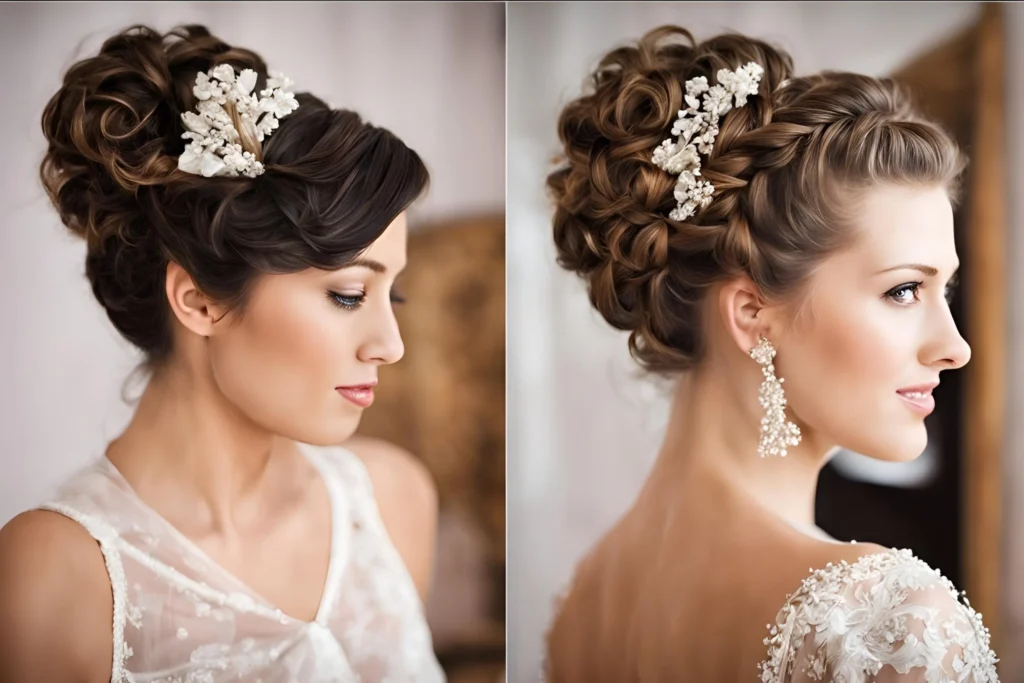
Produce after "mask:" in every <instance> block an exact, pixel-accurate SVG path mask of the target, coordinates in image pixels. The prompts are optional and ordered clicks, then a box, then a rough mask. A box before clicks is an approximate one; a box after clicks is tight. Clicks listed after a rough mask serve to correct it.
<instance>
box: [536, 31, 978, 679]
mask: <svg viewBox="0 0 1024 683" xmlns="http://www.w3.org/2000/svg"><path fill="white" fill-rule="evenodd" d="M558 131H559V134H560V139H561V142H562V145H563V152H564V155H563V157H562V159H561V161H560V162H559V165H558V166H557V168H555V169H554V170H553V172H552V173H551V174H550V176H549V177H548V179H547V187H548V190H549V192H550V195H551V196H552V198H553V200H554V203H555V212H554V239H555V244H556V246H557V250H558V259H559V263H560V265H561V266H563V267H564V268H566V269H568V270H570V271H573V272H575V273H577V274H578V275H579V276H580V277H582V279H583V280H584V282H585V283H586V285H587V287H588V291H589V294H590V300H591V302H592V304H593V306H594V308H596V309H597V311H598V312H600V314H601V315H602V316H603V317H604V318H605V320H607V321H608V323H609V324H611V325H612V326H614V327H615V328H617V329H620V330H626V331H628V332H629V346H630V349H631V351H632V354H633V356H634V357H635V358H636V360H637V361H638V362H639V363H640V365H641V366H643V367H644V368H646V369H648V370H650V371H652V372H654V373H658V374H660V375H664V376H668V377H671V378H674V379H675V381H676V383H675V390H674V396H673V400H672V406H671V408H670V417H669V424H668V428H667V431H666V434H665V437H664V441H663V444H662V447H661V450H660V453H659V455H658V458H657V461H656V463H655V465H654V467H653V470H652V471H651V473H650V476H649V478H648V479H647V482H646V484H645V485H644V487H643V490H642V491H641V493H640V494H639V496H638V497H637V499H636V501H635V503H634V504H633V505H632V507H631V508H630V509H629V510H628V512H627V513H626V514H625V515H624V516H623V517H622V518H621V519H620V520H619V521H618V523H617V524H616V525H615V526H614V527H613V528H612V529H611V530H610V531H609V532H608V533H607V534H606V535H605V536H604V537H603V538H602V539H601V540H600V541H599V542H598V543H597V545H596V546H595V547H594V548H593V549H592V550H591V551H590V552H589V553H588V554H587V556H586V557H585V558H584V559H583V560H582V561H581V562H580V563H579V565H578V567H577V570H576V574H575V577H574V580H573V582H572V585H571V586H570V588H569V590H568V591H567V593H566V594H565V595H564V596H563V598H562V599H561V600H560V607H559V610H558V613H557V615H556V618H555V621H554V623H553V624H552V627H551V629H550V632H549V636H548V656H547V663H546V667H545V668H546V678H547V680H548V681H550V682H551V683H566V682H573V681H588V683H599V682H604V681H607V682H609V683H612V682H619V681H637V682H643V683H654V682H655V681H658V682H668V681H700V682H705V681H706V682H712V681H713V682H715V683H726V682H731V681H736V682H740V681H753V680H761V681H763V682H764V683H790V682H797V681H799V682H803V681H843V682H844V683H853V682H858V683H859V682H862V681H880V682H881V681H885V682H893V683H897V682H898V683H909V682H910V681H921V682H925V681H927V682H928V683H937V682H939V681H956V682H958V683H966V682H968V681H970V682H973V683H982V682H983V681H984V682H989V681H995V680H996V678H997V675H996V669H995V657H994V655H993V653H992V652H991V650H990V647H989V636H988V632H987V631H986V629H985V627H984V625H983V624H982V621H981V617H980V615H978V614H977V613H976V612H974V611H973V610H972V609H971V608H970V607H969V605H967V604H965V603H964V602H961V601H960V600H959V599H958V598H959V596H958V594H957V592H956V591H955V589H954V588H953V586H952V584H951V583H950V582H949V581H948V580H946V579H945V578H944V577H942V576H941V575H940V574H939V573H938V572H936V571H935V570H933V569H932V568H930V567H929V566H928V565H926V564H925V563H924V562H922V561H921V560H919V559H918V558H916V557H915V556H914V555H913V554H912V553H911V552H910V551H909V550H902V549H890V548H885V547H881V546H878V545H875V544H872V543H863V542H862V543H842V542H838V541H836V540H835V539H832V538H830V537H829V536H828V535H827V534H825V533H824V532H823V531H822V530H821V529H819V528H818V527H817V526H816V525H815V523H814V517H813V511H814V494H815V486H816V482H817V477H818V473H819V471H820V469H821V468H822V466H823V465H824V463H825V462H826V460H827V457H828V455H829V453H830V452H832V451H833V450H834V449H835V447H839V446H841V447H845V448H849V449H851V450H854V451H856V452H859V453H863V454H865V455H867V456H870V457H872V458H877V459H880V460H885V461H890V462H901V461H907V460H910V459H913V458H916V457H917V456H918V455H920V454H921V452H922V451H923V450H924V448H925V442H926V431H925V425H924V418H925V416H926V415H928V414H929V413H930V412H931V411H932V410H933V408H934V402H933V398H932V395H931V392H932V390H933V389H934V387H935V386H936V385H937V384H938V382H939V379H940V375H941V373H942V372H943V371H944V370H952V369H956V368H959V367H961V366H963V365H964V364H965V363H967V362H968V359H969V358H970V348H969V347H968V345H967V344H966V342H965V341H964V339H963V338H962V337H961V336H960V334H959V333H958V331H957V329H956V326H955V324H954V322H953V318H952V316H951V314H950V310H949V306H948V302H947V297H948V295H949V292H950V288H951V285H952V282H953V280H954V278H955V273H956V271H957V268H958V266H959V260H958V256H957V252H956V249H955V245H954V239H953V205H954V203H955V201H956V196H957V184H958V179H959V177H960V175H961V171H962V169H963V168H964V163H965V162H964V159H963V157H962V156H961V154H960V152H959V151H958V150H957V147H956V146H955V144H954V143H953V141H952V140H951V138H950V137H949V135H948V134H947V133H946V132H944V131H943V130H942V129H941V128H940V127H939V126H937V125H936V124H935V123H933V122H931V121H929V120H928V119H926V118H925V117H923V116H922V115H921V114H920V113H919V112H918V111H917V110H916V109H915V108H914V106H913V105H912V104H911V103H910V102H909V100H908V98H907V96H906V95H905V94H904V92H902V91H901V89H900V88H899V87H897V85H896V84H895V83H893V82H892V81H890V80H887V79H877V78H870V77H867V76H863V75H858V74H853V73H835V72H826V73H819V74H815V75H811V76H804V77H799V76H797V75H795V74H794V72H793V65H792V62H791V59H790V57H789V56H788V55H787V54H785V53H784V52H781V51H779V50H778V49H775V48H774V47H772V46H771V45H769V44H767V43H765V42H762V41H760V40H756V39H753V38H750V37H746V36H742V35H735V34H727V35H720V36H717V37H713V38H711V39H709V40H706V41H705V42H700V43H698V42H696V41H695V40H694V39H693V38H692V36H691V35H690V33H689V32H687V31H686V30H684V29H681V28H677V27H662V28H659V29H656V30H653V31H651V32H650V33H648V34H647V35H645V36H643V38H641V39H640V40H639V41H638V42H636V43H634V44H630V45H626V46H623V47H620V48H618V49H615V50H613V51H611V52H609V53H608V54H607V55H606V56H605V57H604V58H603V59H602V60H601V62H600V64H599V65H598V67H597V69H596V71H595V72H594V73H593V74H592V76H591V78H590V79H589V81H588V84H587V88H586V90H585V92H584V93H583V94H582V95H581V96H580V97H578V98H577V99H575V100H573V101H571V102H569V103H568V104H567V105H566V106H565V107H564V109H563V110H562V112H561V116H560V119H559V122H558Z"/></svg>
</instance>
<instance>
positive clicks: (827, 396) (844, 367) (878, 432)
mask: <svg viewBox="0 0 1024 683" xmlns="http://www.w3.org/2000/svg"><path fill="white" fill-rule="evenodd" d="M909 315H910V314H909V313H908V312H907V311H901V310H896V309H891V308H887V307H886V306H885V305H884V304H882V303H878V302H874V301H871V302H867V301H865V302H863V303H860V304H859V305H846V306H842V307H840V306H836V307H834V308H830V309H828V311H823V312H821V313H819V314H818V315H816V316H814V318H813V319H812V320H809V321H807V324H806V325H804V326H802V327H801V329H800V330H799V331H798V332H796V333H795V334H793V335H791V338H790V340H789V342H788V343H787V345H786V348H785V349H780V351H779V356H778V359H777V363H776V367H777V368H778V372H779V374H780V376H782V377H784V378H785V379H786V382H785V384H784V387H785V389H786V395H787V400H788V402H789V405H790V407H791V409H792V411H793V414H794V415H796V417H797V419H798V420H799V421H800V422H801V423H803V425H804V427H805V428H806V429H808V430H809V431H812V432H817V433H820V434H822V435H823V437H824V438H825V439H826V440H828V441H831V442H834V443H837V444H839V445H841V446H843V447H845V448H849V449H851V450H854V451H857V452H860V453H864V454H865V455H872V456H875V457H879V458H883V459H887V460H890V459H901V460H902V459H906V458H907V457H914V456H916V455H919V454H920V449H923V444H920V445H919V444H918V443H917V442H918V441H919V440H920V434H919V433H918V432H920V431H921V428H923V425H922V424H919V423H918V422H915V421H913V420H912V418H913V415H912V414H911V413H909V412H908V411H906V410H904V409H903V406H902V405H901V404H899V400H900V399H899V397H898V396H897V395H896V393H895V391H896V389H898V388H899V382H900V381H901V378H902V377H905V376H906V369H907V368H908V367H911V366H912V364H913V363H914V361H915V350H914V347H913V340H914V334H913V330H912V329H909V327H910V326H909V324H908V323H909ZM919 446H920V448H919ZM915 449H917V450H915ZM908 453H909V455H907V454H908Z"/></svg>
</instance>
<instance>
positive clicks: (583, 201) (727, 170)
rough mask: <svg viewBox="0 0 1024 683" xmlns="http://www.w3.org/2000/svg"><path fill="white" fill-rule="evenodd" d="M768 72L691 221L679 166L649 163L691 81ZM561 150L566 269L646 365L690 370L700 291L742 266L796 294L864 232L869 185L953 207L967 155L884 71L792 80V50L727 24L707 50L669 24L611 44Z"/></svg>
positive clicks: (573, 110)
mask: <svg viewBox="0 0 1024 683" xmlns="http://www.w3.org/2000/svg"><path fill="white" fill-rule="evenodd" d="M751 61H753V62H756V63H757V64H759V65H761V67H762V68H763V69H764V73H763V75H762V77H761V82H760V86H759V91H758V93H757V95H754V96H751V97H749V98H748V99H747V103H746V105H745V106H743V107H738V108H735V109H733V110H732V111H730V112H729V113H728V114H726V115H725V116H724V117H723V118H722V120H721V122H720V124H719V125H720V132H719V134H718V136H717V138H716V139H715V142H714V149H713V151H712V153H711V156H710V158H709V159H707V160H706V161H703V162H702V164H701V175H702V177H703V178H704V179H705V180H708V181H710V182H711V183H712V184H713V185H714V188H715V193H714V198H713V200H712V202H711V203H710V204H709V205H708V206H707V207H706V208H704V209H701V210H698V212H697V213H696V215H694V216H691V217H690V218H689V219H688V220H686V221H683V222H680V221H675V220H672V219H670V218H669V217H668V214H669V212H670V211H671V210H672V209H673V208H675V206H676V200H675V198H674V196H673V189H674V187H675V183H676V176H674V175H671V174H669V173H666V172H665V171H663V170H662V169H660V168H659V167H657V166H656V165H655V164H654V163H653V162H652V161H651V155H652V153H653V151H654V149H655V148H656V147H657V146H658V145H659V144H660V143H661V142H662V140H664V139H666V138H668V137H670V136H671V129H672V125H673V123H674V122H675V120H676V117H677V114H678V112H679V110H681V109H683V108H685V106H686V105H685V103H684V102H683V96H684V94H685V83H686V81H687V80H689V79H691V78H694V77H697V76H704V77H706V78H707V79H708V83H709V84H712V85H713V84H714V83H716V82H717V80H716V75H717V73H718V71H719V70H720V69H723V68H726V69H732V70H735V69H737V68H739V67H741V66H743V65H744V64H746V63H747V62H751ZM558 131H559V135H560V138H561V142H562V145H563V149H564V157H563V159H562V161H561V162H560V164H559V166H558V167H557V168H556V169H555V170H554V171H553V172H552V173H551V174H550V175H549V176H548V178H547V186H548V190H549V193H550V195H551V196H552V197H553V199H554V200H555V204H556V208H555V215H554V239H555V244H556V247H557V250H558V261H559V264H560V265H561V266H562V267H564V268H566V269H568V270H571V271H575V272H576V273H578V274H579V275H581V276H582V277H583V278H584V279H585V281H586V283H587V285H588V289H589V293H590V300H591V302H592V304H593V305H594V307H595V308H596V309H597V310H598V311H600V313H601V314H602V315H603V316H604V318H605V319H606V320H607V321H608V322H609V323H610V324H611V325H613V326H614V327H616V328H618V329H622V330H628V331H629V332H630V337H629V346H630V351H631V353H632V354H633V356H634V357H635V358H636V359H637V361H638V362H639V363H640V364H641V365H642V366H644V367H645V368H647V369H649V370H652V371H655V372H661V373H666V374H671V373H674V372H678V371H684V370H687V369H689V368H691V367H693V365H694V364H696V363H697V362H699V360H700V358H701V355H702V337H703V330H702V320H701V315H700V310H701V305H702V300H703V299H704V295H705V294H706V292H707V291H708V290H709V288H710V287H711V286H712V285H714V284H715V283H718V282H721V281H723V280H727V279H730V278H734V277H737V276H741V275H746V276H748V277H749V278H751V280H752V281H753V282H754V283H755V284H756V285H757V286H758V288H759V289H760V290H761V293H762V295H763V296H764V297H765V298H766V299H768V300H776V299H778V298H779V297H782V296H783V295H785V294H788V293H791V292H793V291H794V290H795V289H796V288H797V287H798V286H799V285H800V284H801V283H802V282H804V281H805V279H806V278H807V276H808V275H809V274H810V272H811V270H812V269H813V268H814V266H815V265H816V264H818V263H819V262H820V261H821V260H822V259H823V258H824V257H826V256H827V255H828V254H830V253H833V252H834V251H835V250H837V249H840V248H842V247H843V246H845V245H848V244H849V242H850V241H851V240H852V239H853V237H854V231H853V230H852V229H851V226H850V223H851V220H850V219H851V217H852V214H853V212H854V211H855V202H856V199H857V197H858V193H859V192H862V191H863V190H865V189H866V188H868V187H871V186H873V185H877V184H880V183H896V184H901V185H907V184H913V185H920V186H943V187H946V188H947V191H948V192H949V194H950V198H951V200H954V201H955V195H956V189H957V188H956V183H957V179H958V177H959V175H960V173H961V171H962V169H963V167H964V163H965V162H964V159H963V157H962V156H961V154H960V152H959V151H958V149H957V147H956V145H955V143H954V142H953V140H952V139H951V138H950V136H949V135H948V134H947V133H946V132H945V131H943V130H942V129H941V128H940V127H939V126H938V125H936V124H935V123H933V122H930V121H928V120H926V119H925V118H923V117H922V116H921V115H920V114H919V113H918V112H917V111H915V109H914V108H913V106H912V104H911V103H910V100H909V98H908V97H907V95H906V94H905V93H904V92H903V91H902V90H901V89H900V88H899V87H898V86H897V84H896V83H894V82H893V81H891V80H889V79H878V78H871V77H868V76H862V75H858V74H852V73H836V72H824V73H821V74H817V75H813V76H808V77H803V78H797V77H794V76H793V64H792V60H791V58H790V57H789V55H788V54H786V53H784V52H781V51H779V50H777V49H775V48H773V47H772V46H771V45H768V44H767V43H764V42H762V41H760V40H756V39H752V38H749V37H746V36H742V35H736V34H726V35H720V36H717V37H714V38H711V39H709V40H707V41H705V42H703V43H700V44H697V43H696V42H695V41H694V39H693V37H692V35H691V34H690V33H689V32H688V31H686V30H685V29H682V28H678V27H674V26H665V27H661V28H658V29H655V30H653V31H650V32H649V33H647V34H646V35H645V36H643V38H641V39H640V40H639V41H638V42H637V43H635V44H632V45H628V46H625V47H620V48H618V49H615V50H613V51H611V52H609V53H608V54H607V55H606V56H605V57H604V58H603V59H602V60H601V62H600V64H599V65H598V67H597V69H596V71H595V72H594V73H593V74H592V76H591V77H590V79H589V81H588V84H587V91H586V92H585V93H584V94H583V95H582V96H581V97H579V98H578V99H575V100H573V101H571V102H569V103H568V104H567V105H566V106H565V108H564V109H563V110H562V113H561V116H560V118H559V122H558Z"/></svg>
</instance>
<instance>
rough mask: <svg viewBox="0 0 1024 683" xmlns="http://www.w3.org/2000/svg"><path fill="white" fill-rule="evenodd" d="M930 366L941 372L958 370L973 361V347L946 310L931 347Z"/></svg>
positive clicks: (929, 350) (929, 354) (929, 352)
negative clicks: (936, 367)
mask: <svg viewBox="0 0 1024 683" xmlns="http://www.w3.org/2000/svg"><path fill="white" fill-rule="evenodd" d="M929 346H930V348H929V349H928V356H929V357H928V358H927V361H928V364H929V365H935V366H938V367H939V369H940V370H956V369H957V368H962V367H963V366H965V365H967V362H968V361H970V360H971V346H970V344H968V343H967V340H966V339H964V338H963V336H962V335H961V334H960V331H959V330H958V329H957V328H956V322H955V321H954V320H953V314H952V313H950V311H949V309H948V308H946V309H945V310H944V311H943V314H942V315H941V316H940V323H939V326H938V330H937V332H936V334H935V336H934V342H933V344H931V345H929Z"/></svg>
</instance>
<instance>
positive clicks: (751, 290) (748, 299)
mask: <svg viewBox="0 0 1024 683" xmlns="http://www.w3.org/2000/svg"><path fill="white" fill-rule="evenodd" d="M718 307H719V313H721V315H722V321H723V322H724V323H725V329H726V330H727V331H728V333H729V336H730V337H731V338H732V340H733V342H734V343H735V344H736V346H737V347H738V348H739V349H740V351H742V352H743V354H744V355H746V354H748V353H750V349H752V348H754V347H755V346H757V343H758V341H759V340H760V338H761V337H762V336H763V337H767V338H768V339H772V335H771V316H770V315H768V312H769V307H768V305H767V304H766V303H765V301H764V297H763V296H762V295H761V290H760V288H759V287H758V286H757V285H756V284H754V281H753V280H751V279H750V278H749V277H746V276H743V277H738V278H735V279H733V280H730V281H729V282H726V283H725V284H723V285H722V286H721V288H720V289H719V292H718Z"/></svg>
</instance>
